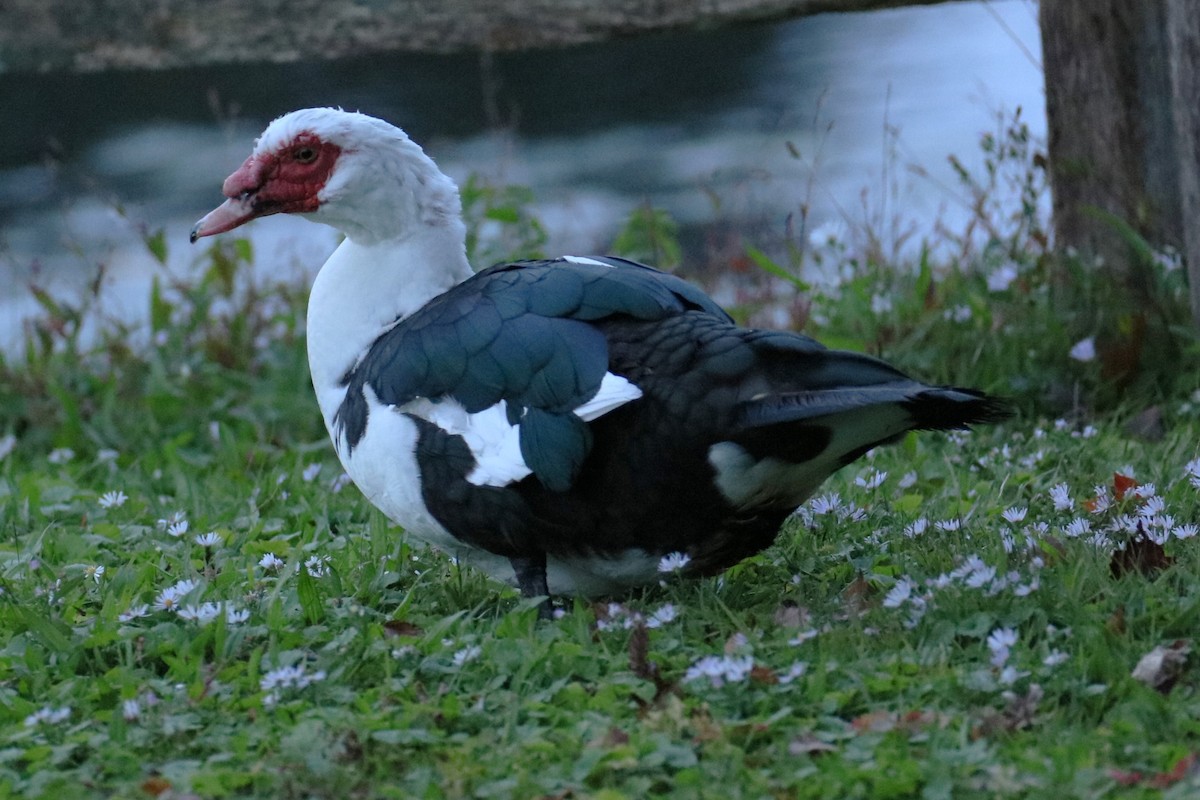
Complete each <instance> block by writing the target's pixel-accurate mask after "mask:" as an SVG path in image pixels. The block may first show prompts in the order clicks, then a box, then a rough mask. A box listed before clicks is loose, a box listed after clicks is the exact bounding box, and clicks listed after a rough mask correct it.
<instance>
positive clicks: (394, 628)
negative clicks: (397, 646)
mask: <svg viewBox="0 0 1200 800" xmlns="http://www.w3.org/2000/svg"><path fill="white" fill-rule="evenodd" d="M383 633H384V635H385V636H409V637H415V636H424V635H425V629H424V628H422V627H421V626H420V625H414V624H412V623H411V622H406V621H404V620H402V619H389V620H388V621H387V622H385V623H383Z"/></svg>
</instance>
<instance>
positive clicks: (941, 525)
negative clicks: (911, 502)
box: [933, 519, 962, 533]
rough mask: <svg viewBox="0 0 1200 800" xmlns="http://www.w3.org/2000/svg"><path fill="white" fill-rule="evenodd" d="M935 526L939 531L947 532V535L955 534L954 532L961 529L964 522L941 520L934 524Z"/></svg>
mask: <svg viewBox="0 0 1200 800" xmlns="http://www.w3.org/2000/svg"><path fill="white" fill-rule="evenodd" d="M933 526H934V527H935V528H937V529H938V530H939V531H945V532H946V533H953V532H954V531H956V530H958V529H959V528H960V527H962V521H961V520H958V519H943V520H939V521H937V522H935V523H933Z"/></svg>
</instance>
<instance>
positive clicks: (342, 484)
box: [329, 472, 350, 494]
mask: <svg viewBox="0 0 1200 800" xmlns="http://www.w3.org/2000/svg"><path fill="white" fill-rule="evenodd" d="M349 483H350V476H349V475H347V474H346V473H344V472H343V473H342V474H341V475H338V476H337V477H336V478H334V479H333V483H331V484H329V490H330V491H331V492H333V493H335V494H336V493H337V492H340V491H341V490H342V489H344V488H346V486H347V485H348V484H349Z"/></svg>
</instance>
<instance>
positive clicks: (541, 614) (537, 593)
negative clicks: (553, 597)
mask: <svg viewBox="0 0 1200 800" xmlns="http://www.w3.org/2000/svg"><path fill="white" fill-rule="evenodd" d="M509 563H511V564H512V568H513V572H515V573H516V575H517V586H518V587H519V588H520V590H521V596H522V597H544V598H546V599H545V600H543V601H542V603H541V605H539V606H538V619H553V618H554V606H553V604H552V603H551V602H550V585H549V584H548V583H547V582H546V554H545V553H537V554H535V555H531V556H513V557H512V558H510V559H509Z"/></svg>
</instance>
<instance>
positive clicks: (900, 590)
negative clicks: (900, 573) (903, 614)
mask: <svg viewBox="0 0 1200 800" xmlns="http://www.w3.org/2000/svg"><path fill="white" fill-rule="evenodd" d="M912 592H913V582H912V581H911V580H909V579H908V578H901V579H900V580H898V581H896V583H895V585H894V586H892V588H891V589H889V590H888V593H887V594H886V595H884V597H883V607H884V608H899V607H900V606H902V605H904V604H905V603H906V602H908V600H909V599H910V598H911V597H912Z"/></svg>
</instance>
